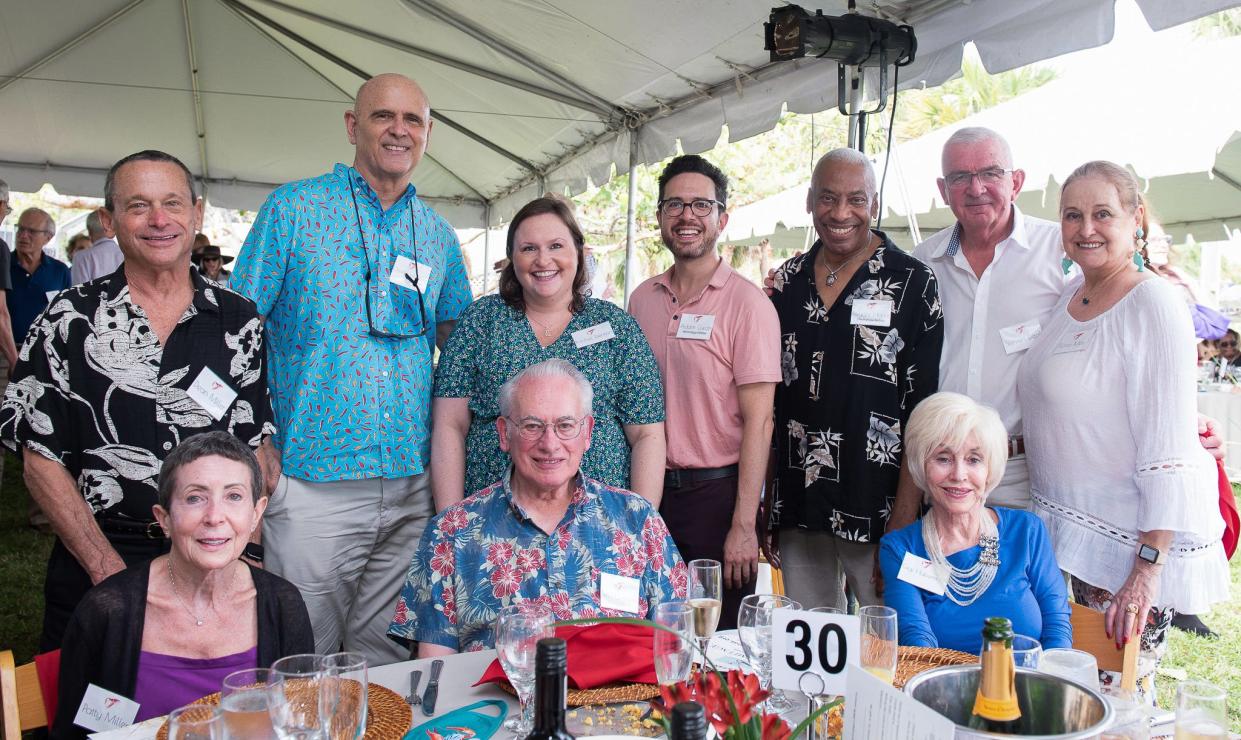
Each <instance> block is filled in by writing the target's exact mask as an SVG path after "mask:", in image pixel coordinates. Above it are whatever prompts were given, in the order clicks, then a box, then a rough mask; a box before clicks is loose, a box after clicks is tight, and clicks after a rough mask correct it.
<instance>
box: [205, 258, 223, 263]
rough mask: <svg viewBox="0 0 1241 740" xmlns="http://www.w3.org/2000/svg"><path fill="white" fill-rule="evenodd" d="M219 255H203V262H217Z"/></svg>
mask: <svg viewBox="0 0 1241 740" xmlns="http://www.w3.org/2000/svg"><path fill="white" fill-rule="evenodd" d="M220 259H221V258H220V257H203V262H219V261H220Z"/></svg>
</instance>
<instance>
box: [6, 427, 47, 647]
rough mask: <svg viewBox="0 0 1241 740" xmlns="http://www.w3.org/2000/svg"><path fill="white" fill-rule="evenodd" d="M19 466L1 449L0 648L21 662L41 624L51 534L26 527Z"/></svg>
mask: <svg viewBox="0 0 1241 740" xmlns="http://www.w3.org/2000/svg"><path fill="white" fill-rule="evenodd" d="M29 506H30V496H29V494H28V493H27V492H26V486H25V484H24V483H23V482H22V464H21V461H20V460H18V459H17V458H16V457H15V456H13V455H12V454H10V453H8V452H5V453H4V479H3V481H2V482H0V649H6V650H12V651H13V657H14V659H16V661H17V662H18V663H19V664H21V663H26V662H29V661H30V659H31V658H33V657H34V654H35V648H36V647H37V646H38V643H39V632H40V631H41V630H42V628H43V574H44V573H45V572H46V570H47V556H48V553H50V552H51V550H52V536H51V535H50V534H42V533H40V532H38V531H36V530H35V529H33V528H32V527H31V526H30V518H29Z"/></svg>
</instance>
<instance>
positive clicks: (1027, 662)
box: [1013, 634, 1043, 671]
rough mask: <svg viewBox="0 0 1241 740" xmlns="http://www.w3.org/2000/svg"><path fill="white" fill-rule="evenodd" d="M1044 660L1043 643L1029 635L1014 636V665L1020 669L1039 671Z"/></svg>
mask: <svg viewBox="0 0 1241 740" xmlns="http://www.w3.org/2000/svg"><path fill="white" fill-rule="evenodd" d="M1042 659H1043V643H1041V642H1039V641H1038V640H1036V639H1034V638H1033V637H1030V636H1028V635H1016V634H1015V635H1013V663H1014V664H1015V665H1016V666H1017V667H1018V668H1029V669H1031V670H1035V671H1037V670H1038V667H1039V662H1040V661H1042Z"/></svg>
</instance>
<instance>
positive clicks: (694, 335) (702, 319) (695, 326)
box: [677, 313, 715, 340]
mask: <svg viewBox="0 0 1241 740" xmlns="http://www.w3.org/2000/svg"><path fill="white" fill-rule="evenodd" d="M713 326H715V317H714V316H712V315H711V314H709V313H683V314H681V323H680V324H677V339H704V340H705V339H710V338H711V327H713Z"/></svg>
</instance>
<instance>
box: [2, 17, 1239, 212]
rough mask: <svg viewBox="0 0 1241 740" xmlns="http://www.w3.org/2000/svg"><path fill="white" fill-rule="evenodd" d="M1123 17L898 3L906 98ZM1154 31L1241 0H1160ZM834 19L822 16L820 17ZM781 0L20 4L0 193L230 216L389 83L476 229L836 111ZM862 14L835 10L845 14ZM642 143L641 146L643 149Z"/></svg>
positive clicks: (1095, 37)
mask: <svg viewBox="0 0 1241 740" xmlns="http://www.w3.org/2000/svg"><path fill="white" fill-rule="evenodd" d="M1113 2H1114V0H881V1H878V2H872V3H866V4H865V5H864V7H865V9H866V12H871V13H876V12H877V13H880V14H882V15H885V16H887V17H889V18H891V19H893V20H896V21H898V22H906V23H909V24H911V25H913V26H914V28H915V30H916V33H917V36H918V43H919V48H918V55H917V59H916V61H915V62H914V63H913V64H912V65H911V66H910V67H907V68H905V69H903V70H902V71H901V77H902V84H903V86H904V85H914V84H923V83H926V84H931V85H933V84H938V83H940V82H942V81H943V80H945V79H947V78H948V77H950V76H951V75H952V74H954V73H956V71H957V70H958V69H959V68H960V64H961V54H962V48H963V45H964V44H965V43H966V42H969V41H973V42H974V43H975V44H976V45H977V47H978V50H979V53H980V55H981V58H982V61H983V63H984V65H985V66H986V67H987V68H988V69H989V70H991V71H1000V70H1004V69H1010V68H1013V67H1017V66H1020V65H1023V64H1027V63H1029V62H1033V61H1037V60H1039V59H1043V58H1047V57H1051V56H1055V55H1059V54H1063V53H1066V52H1069V51H1073V50H1076V49H1081V48H1088V47H1091V46H1096V45H1100V44H1104V43H1106V42H1107V41H1108V40H1110V38H1111V36H1112V31H1113V23H1114V9H1113ZM1137 2H1138V5H1140V6H1141V8H1142V11H1143V13H1144V14H1145V16H1146V19H1147V21H1148V22H1149V23H1150V25H1151V27H1153V28H1165V27H1169V26H1172V25H1175V24H1178V23H1182V22H1184V21H1186V20H1189V19H1192V18H1196V17H1200V16H1202V15H1205V14H1208V13H1211V12H1214V11H1216V10H1219V9H1222V8H1226V7H1231V6H1232V5H1235V4H1236V2H1235V0H1177V1H1176V2H1168V1H1166V0H1137ZM807 5H808V7H811V8H813V7H814V6H813V5H810V4H807ZM771 6H772V2H771V0H713V1H712V2H706V1H705V0H697V1H695V0H629V2H616V3H606V2H597V0H520V1H515V0H460V1H458V2H453V3H451V4H449V3H447V2H445V1H444V0H359V1H358V2H349V3H340V2H334V1H332V0H93V1H92V2H90V3H80V2H74V1H73V0H41V1H40V2H37V3H35V2H29V1H28V0H0V39H3V42H2V43H0V110H3V111H4V116H3V117H2V118H0V177H4V178H5V179H7V180H8V181H9V183H10V185H11V186H12V187H14V188H15V189H18V190H35V189H37V188H38V187H40V186H41V185H42V184H43V183H44V182H51V183H52V184H53V186H55V187H56V188H57V190H59V191H61V192H65V193H74V194H79V195H98V194H99V193H100V192H101V191H102V184H103V175H104V173H105V171H106V169H107V168H108V167H109V166H110V165H111V163H112V162H114V161H115V160H116V159H118V158H119V157H121V156H124V155H125V154H128V153H130V152H133V151H137V150H139V149H145V148H157V149H163V150H166V151H168V152H171V153H174V154H176V155H177V156H179V157H181V158H182V159H183V160H184V161H185V162H186V164H188V165H189V167H190V169H191V170H193V171H194V172H195V174H196V175H198V176H199V177H200V178H201V179H202V181H203V183H204V185H205V188H206V191H207V193H208V197H209V198H210V200H211V202H212V203H214V204H215V205H219V206H225V207H233V208H254V207H256V206H257V204H258V203H260V202H261V200H262V199H263V197H264V196H265V195H266V194H267V192H268V191H269V190H270V189H271V188H272V187H274V186H275V185H277V184H279V183H282V182H286V181H288V180H293V179H298V178H302V177H308V176H312V175H315V174H318V173H321V172H323V171H325V170H326V169H328V167H329V166H330V165H331V163H333V162H335V161H346V162H347V161H350V160H351V159H352V153H351V151H350V148H349V145H348V143H347V141H346V140H345V137H344V133H343V124H342V118H341V117H342V112H343V111H344V109H345V108H347V107H348V106H349V104H350V101H351V96H352V94H353V92H354V91H355V90H356V88H357V86H358V85H359V84H360V83H361V81H362V80H363V79H364V78H365V77H367V76H369V75H371V74H375V73H378V72H384V71H398V72H403V73H405V74H408V75H410V76H412V77H414V78H416V79H417V80H419V82H421V83H422V85H423V87H424V88H425V89H426V91H427V93H428V96H429V97H430V100H431V103H432V106H433V109H434V115H435V119H436V125H435V129H434V132H433V135H432V138H431V144H430V149H429V152H428V157H427V159H425V160H424V161H423V163H422V164H421V165H420V166H419V168H418V170H417V172H416V173H415V178H414V180H415V185H416V186H417V187H418V190H419V192H420V194H422V195H423V196H425V197H427V198H429V199H431V200H433V202H435V203H436V205H437V207H438V208H439V209H440V210H441V212H443V213H444V214H445V215H446V216H447V217H448V218H449V219H450V220H451V221H453V223H454V224H455V225H458V226H470V225H478V224H481V223H482V222H483V220H484V218H485V217H486V216H487V215H488V214H490V218H491V220H492V221H493V222H494V221H496V220H498V219H500V218H503V217H505V216H506V215H507V214H509V213H511V212H512V211H513V210H515V208H516V207H517V206H519V205H520V204H521V203H523V202H524V201H525V200H527V199H528V198H529V197H531V196H533V195H534V194H536V193H537V192H538V191H539V190H540V189H541V188H546V189H550V190H562V189H568V190H570V191H572V192H577V191H580V190H582V189H584V188H585V187H586V185H587V179H588V178H589V179H590V180H592V181H594V182H596V183H599V182H603V181H605V180H606V179H607V178H608V177H610V176H611V173H612V171H613V168H614V167H615V168H618V169H619V170H622V171H623V170H625V169H628V168H629V167H630V166H631V165H635V164H640V163H650V162H654V161H658V160H660V159H662V158H664V157H666V156H668V155H669V154H671V153H673V152H674V151H675V147H676V145H677V142H678V140H679V141H680V144H681V147H682V148H683V149H684V150H685V151H687V152H695V151H702V150H704V149H707V148H709V147H710V146H712V145H714V143H715V142H716V140H717V139H718V137H719V134H720V130H721V126H723V125H727V126H728V130H729V135H730V136H731V138H732V139H734V140H736V139H740V138H744V137H747V136H751V135H753V134H756V133H759V132H762V131H766V130H768V129H770V128H771V127H772V126H773V125H774V123H775V121H776V120H777V118H778V116H779V114H780V112H781V109H782V106H783V105H785V104H787V106H788V108H789V109H790V110H793V111H795V112H811V111H821V110H825V109H827V108H829V107H832V106H833V105H834V103H835V95H836V89H835V87H836V86H835V64H834V63H833V62H829V61H825V60H804V61H800V62H796V63H781V64H769V63H768V62H767V52H765V51H763V40H762V31H763V29H762V23H763V21H764V20H766V18H767V17H768V14H769V11H770V9H771ZM845 6H846V2H845V0H827V1H826V2H823V3H822V5H821V7H822V9H823V10H824V12H825V13H828V14H841V13H843V12H844V11H845ZM631 137H632V140H631Z"/></svg>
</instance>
